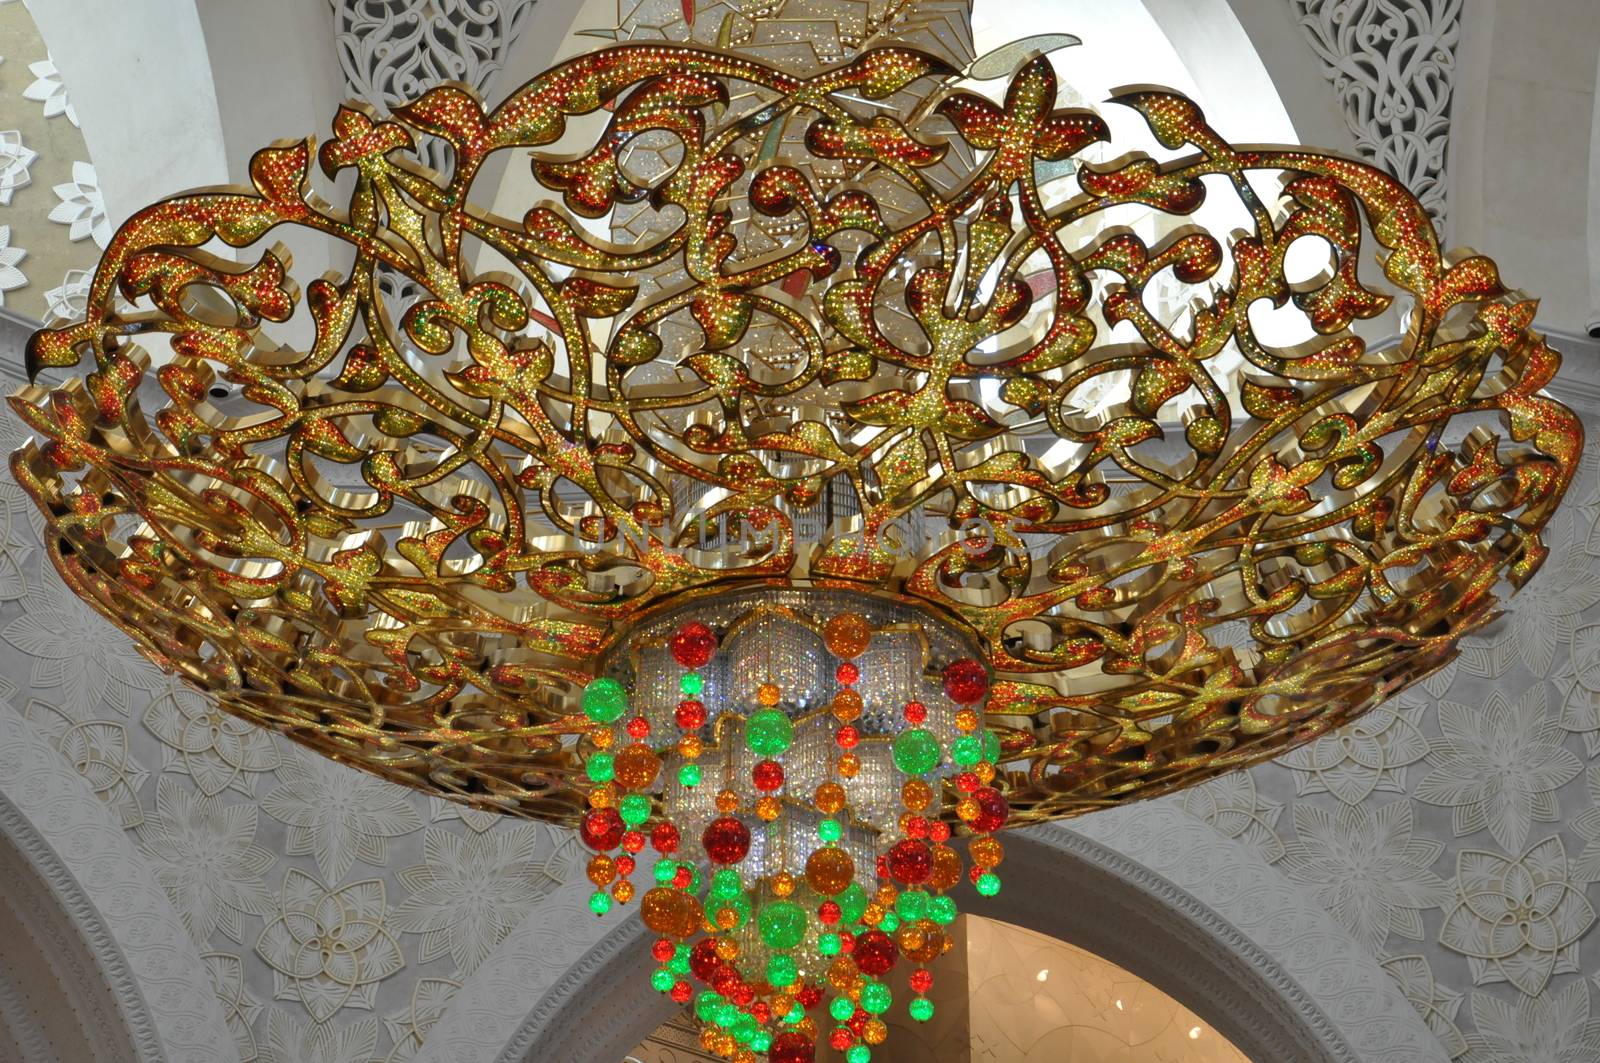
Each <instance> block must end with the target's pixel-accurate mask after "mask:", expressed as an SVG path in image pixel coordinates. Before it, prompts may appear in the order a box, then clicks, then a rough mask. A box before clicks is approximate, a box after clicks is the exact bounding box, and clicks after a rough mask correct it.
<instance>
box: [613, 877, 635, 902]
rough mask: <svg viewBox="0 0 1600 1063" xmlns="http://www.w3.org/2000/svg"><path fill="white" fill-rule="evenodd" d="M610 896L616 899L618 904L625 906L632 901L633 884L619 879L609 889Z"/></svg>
mask: <svg viewBox="0 0 1600 1063" xmlns="http://www.w3.org/2000/svg"><path fill="white" fill-rule="evenodd" d="M611 896H613V897H615V898H616V899H617V903H618V904H627V903H628V902H629V901H631V900H633V883H632V882H630V881H628V880H627V879H620V880H619V881H618V882H617V884H616V885H615V886H612V887H611Z"/></svg>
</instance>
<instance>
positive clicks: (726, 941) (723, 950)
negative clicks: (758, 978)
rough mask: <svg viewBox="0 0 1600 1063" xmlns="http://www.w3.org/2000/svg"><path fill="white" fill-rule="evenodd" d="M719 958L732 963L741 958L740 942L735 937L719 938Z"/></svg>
mask: <svg viewBox="0 0 1600 1063" xmlns="http://www.w3.org/2000/svg"><path fill="white" fill-rule="evenodd" d="M716 948H717V958H718V959H720V960H722V961H723V962H724V963H732V962H733V961H734V960H736V959H738V958H739V943H738V942H737V941H735V940H734V939H733V938H717V946H716Z"/></svg>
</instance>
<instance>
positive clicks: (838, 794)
mask: <svg viewBox="0 0 1600 1063" xmlns="http://www.w3.org/2000/svg"><path fill="white" fill-rule="evenodd" d="M812 801H813V802H814V803H815V804H816V806H817V811H818V812H821V813H823V814H825V815H829V816H831V815H833V814H834V813H835V812H837V811H839V810H840V809H841V808H843V807H844V802H845V793H844V787H842V786H840V785H839V784H838V783H836V782H825V783H823V784H822V785H821V786H819V787H817V792H816V794H815V795H814V796H813V797H812Z"/></svg>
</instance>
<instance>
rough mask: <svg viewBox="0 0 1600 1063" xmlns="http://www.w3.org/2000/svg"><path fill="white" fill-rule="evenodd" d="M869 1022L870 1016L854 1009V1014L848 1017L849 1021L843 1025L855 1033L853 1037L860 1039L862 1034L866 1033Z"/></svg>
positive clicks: (858, 1009)
mask: <svg viewBox="0 0 1600 1063" xmlns="http://www.w3.org/2000/svg"><path fill="white" fill-rule="evenodd" d="M871 1021H872V1016H871V1015H868V1014H867V1013H866V1012H864V1011H862V1010H861V1009H860V1008H856V1013H855V1014H854V1015H852V1016H850V1021H849V1022H847V1023H845V1025H846V1026H848V1027H850V1029H851V1031H852V1032H853V1033H855V1035H856V1036H857V1037H860V1036H861V1035H862V1034H863V1033H865V1032H866V1030H867V1023H869V1022H871Z"/></svg>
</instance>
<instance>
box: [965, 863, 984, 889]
mask: <svg viewBox="0 0 1600 1063" xmlns="http://www.w3.org/2000/svg"><path fill="white" fill-rule="evenodd" d="M982 877H983V868H982V867H980V866H979V865H977V864H973V865H972V866H971V867H969V868H967V881H968V882H970V883H972V884H973V885H974V886H976V885H977V884H978V880H979V879H980V878H982Z"/></svg>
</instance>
